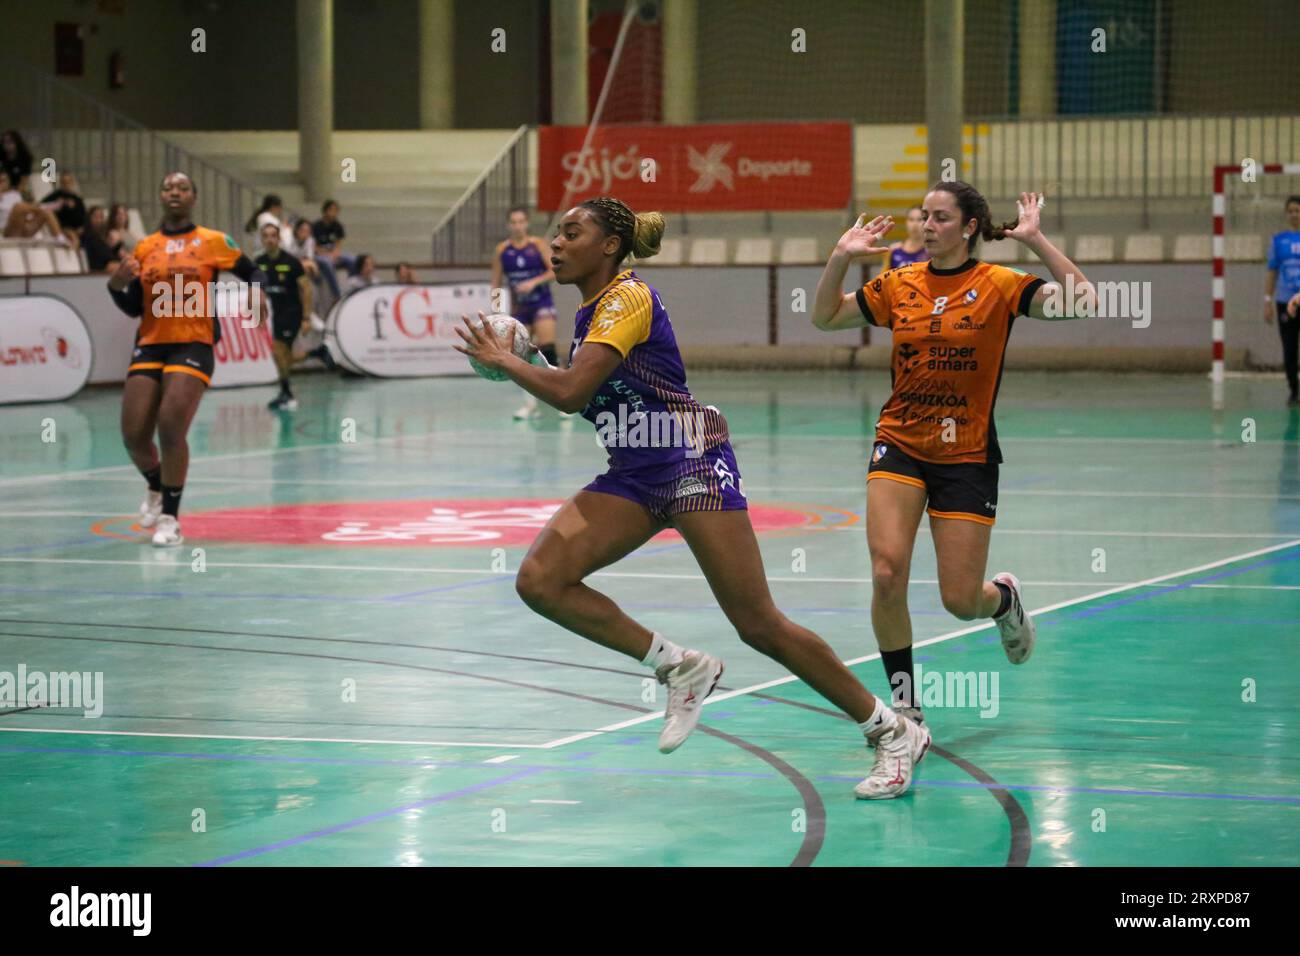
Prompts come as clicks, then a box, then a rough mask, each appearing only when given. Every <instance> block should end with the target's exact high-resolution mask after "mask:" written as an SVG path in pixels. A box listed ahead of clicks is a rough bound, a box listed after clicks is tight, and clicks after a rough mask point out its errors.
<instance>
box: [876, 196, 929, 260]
mask: <svg viewBox="0 0 1300 956" xmlns="http://www.w3.org/2000/svg"><path fill="white" fill-rule="evenodd" d="M929 258H930V253H929V252H927V251H926V248H925V211H924V210H922V209H921V207H920V206H913V207H912V208H911V209H909V210H908V211H907V238H906V239H904V240H903V241H902V242H891V243H890V244H889V262H888V264H887V265H886V266H885V271H888V270H889V269H897V268H898V267H899V266H905V265H910V264H911V263H913V262H925V260H927V259H929Z"/></svg>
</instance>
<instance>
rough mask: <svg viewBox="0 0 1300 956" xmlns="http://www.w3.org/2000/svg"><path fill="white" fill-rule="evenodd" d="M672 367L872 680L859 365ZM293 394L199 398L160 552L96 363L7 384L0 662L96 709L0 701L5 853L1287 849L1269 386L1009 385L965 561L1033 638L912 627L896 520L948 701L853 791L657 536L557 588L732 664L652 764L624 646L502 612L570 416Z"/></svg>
mask: <svg viewBox="0 0 1300 956" xmlns="http://www.w3.org/2000/svg"><path fill="white" fill-rule="evenodd" d="M691 384H692V387H693V389H694V390H695V392H696V394H697V396H698V397H699V398H700V399H701V400H702V401H704V402H706V403H712V404H716V405H718V406H720V407H721V408H722V409H723V411H724V412H725V413H726V415H727V417H728V419H729V421H730V424H731V430H732V436H733V443H734V445H735V448H736V453H737V456H738V458H739V461H740V465H741V469H742V471H743V474H744V479H745V490H746V492H747V494H748V495H749V499H750V502H751V506H752V514H753V516H754V520H755V524H756V526H757V527H758V528H759V529H760V531H759V540H760V545H761V547H762V550H763V556H764V560H765V562H766V565H767V572H768V576H769V577H770V579H771V582H772V589H773V593H774V595H775V597H776V600H777V603H778V604H779V605H780V606H781V607H782V608H783V609H784V610H785V611H786V613H787V614H789V615H790V616H791V617H793V618H794V619H795V620H797V621H799V622H801V623H803V624H805V625H807V626H808V627H811V628H812V629H813V630H815V631H817V632H818V633H820V634H821V635H822V636H823V637H824V638H825V639H826V640H827V641H828V642H829V643H830V644H831V645H832V646H833V647H834V648H835V650H836V652H837V653H838V654H839V655H840V656H841V658H842V659H844V660H847V661H851V662H853V663H852V666H853V669H854V672H855V673H857V674H858V675H859V676H860V677H861V678H862V680H863V681H865V682H867V683H868V684H869V686H870V687H871V688H872V689H873V690H874V691H876V692H877V693H884V692H886V690H887V688H886V684H885V680H884V674H883V671H882V668H881V665H880V663H879V661H878V658H877V649H876V644H875V641H874V639H873V636H872V630H871V623H870V615H869V604H870V596H871V595H870V581H869V574H870V571H869V562H868V558H867V551H866V542H865V535H864V518H863V513H864V505H865V500H864V496H865V489H864V481H863V478H864V471H865V462H866V458H867V454H868V452H869V449H870V437H871V425H872V423H873V422H874V418H875V413H876V411H877V410H878V409H879V407H880V404H881V403H882V402H883V400H884V398H885V397H886V390H887V382H886V381H885V379H884V378H883V376H882V375H880V374H878V373H869V374H861V373H856V374H854V373H818V374H813V373H707V374H699V375H695V376H693V377H692V379H691ZM298 393H299V401H300V405H301V407H300V409H299V410H298V411H296V412H293V413H282V414H278V415H277V414H275V413H272V412H269V411H267V410H266V408H265V403H266V401H267V400H268V399H269V398H271V397H272V392H271V390H270V389H234V390H227V391H214V392H211V393H209V394H208V396H207V397H206V398H205V399H204V402H203V405H202V407H201V408H200V410H199V413H198V416H197V418H196V419H195V424H194V428H193V430H192V432H191V437H190V441H191V451H192V455H193V461H192V464H191V468H190V478H189V481H188V483H187V486H186V491H185V498H184V503H183V509H182V528H183V530H184V532H185V534H186V538H187V540H186V542H185V544H184V546H183V547H182V548H180V549H175V550H170V551H163V550H159V549H154V548H152V547H151V546H150V545H149V544H148V543H147V540H146V539H144V538H143V537H142V536H141V534H140V533H139V532H138V531H136V530H133V522H134V518H133V514H134V512H135V509H136V507H137V506H138V504H139V501H140V497H141V494H142V491H143V482H142V481H141V479H140V478H139V476H138V475H137V474H136V473H135V472H134V471H133V469H132V468H131V466H130V465H129V463H128V460H127V458H126V455H125V452H124V451H123V450H122V448H121V444H120V440H119V437H118V425H117V417H118V405H119V400H120V392H119V390H117V389H115V388H100V389H90V390H87V391H86V392H84V393H83V394H82V395H80V396H79V397H77V398H76V399H75V400H73V401H69V402H66V403H60V404H51V405H29V406H10V407H5V408H0V491H3V503H2V504H0V679H3V674H4V673H5V672H8V673H10V674H14V675H17V674H18V673H19V671H20V668H21V669H25V672H26V673H27V674H29V675H30V674H32V673H44V674H48V673H51V672H72V671H76V672H83V673H87V674H90V675H95V674H102V685H101V686H102V694H101V696H100V698H99V699H98V700H97V701H95V702H94V704H93V706H92V707H91V709H92V711H93V710H94V709H99V708H102V713H100V714H99V716H95V717H87V716H85V714H84V713H83V711H84V710H85V709H86V707H87V706H88V702H86V701H82V707H81V708H80V709H78V708H77V707H71V706H63V705H66V704H68V703H69V701H66V700H63V701H60V704H61V706H59V707H47V706H32V705H31V701H30V700H24V701H20V700H18V699H17V698H16V697H15V698H14V699H12V700H11V701H10V702H9V704H10V705H9V706H8V707H7V708H5V709H3V710H0V803H2V804H3V813H2V814H0V816H2V817H3V826H0V865H10V866H49V865H165V866H196V865H198V866H202V865H219V866H264V865H290V866H294V865H340V864H360V865H398V866H410V865H533V864H541V865H571V864H580V865H593V864H595V865H665V864H667V865H744V866H751V865H772V866H785V865H790V864H797V865H807V864H811V865H821V866H827V865H847V866H859V865H868V866H871V865H881V864H888V865H980V866H1002V865H1014V866H1020V865H1028V866H1109V865H1128V864H1138V865H1151V864H1155V865H1194V866H1195V865H1247V864H1264V865H1289V866H1294V865H1297V864H1300V732H1298V731H1297V717H1298V716H1300V414H1297V412H1296V411H1295V410H1291V411H1288V410H1287V409H1286V408H1285V406H1284V401H1283V399H1284V397H1285V394H1284V393H1285V389H1284V387H1283V385H1282V383H1281V381H1280V376H1278V377H1276V378H1263V377H1257V378H1240V379H1232V380H1229V382H1228V383H1227V386H1226V393H1225V407H1224V408H1223V409H1222V410H1221V411H1217V412H1216V411H1214V410H1212V408H1211V402H1210V390H1209V385H1208V383H1207V382H1206V380H1205V379H1204V378H1203V377H1191V376H1189V377H1172V376H1138V375H1133V376H1119V375H1101V374H1069V375H1061V374H1056V375H1048V374H1041V373H1025V372H1014V371H1013V372H1008V373H1007V375H1006V377H1005V378H1004V381H1003V385H1002V390H1001V395H1000V398H999V408H998V427H999V433H1000V434H1001V436H1002V439H1003V450H1004V454H1005V459H1006V460H1005V463H1004V464H1003V466H1002V481H1001V497H1000V505H999V509H998V512H999V520H998V524H997V527H996V528H995V530H994V533H993V543H992V554H991V557H990V567H989V571H990V574H991V573H993V572H996V571H998V570H1002V569H1008V570H1011V571H1014V572H1015V573H1017V574H1018V575H1019V576H1020V578H1021V580H1022V581H1023V583H1024V587H1025V597H1026V602H1027V606H1028V607H1029V608H1030V609H1031V610H1034V611H1035V612H1036V618H1037V622H1038V647H1037V650H1036V653H1035V655H1034V657H1033V659H1032V660H1031V661H1030V662H1029V663H1028V664H1026V665H1025V666H1023V667H1012V666H1011V665H1009V664H1008V663H1007V661H1006V659H1005V657H1004V656H1003V653H1002V650H1001V647H1000V645H999V643H998V640H997V636H996V631H995V630H994V629H993V628H992V626H991V625H989V624H983V625H980V624H979V623H978V622H977V623H976V624H968V623H964V622H961V621H958V620H956V619H954V618H952V617H951V616H950V615H948V614H947V613H946V612H945V611H944V609H943V607H942V604H941V603H940V600H939V594H938V588H937V586H936V580H935V561H934V553H933V550H932V548H931V543H930V538H929V535H928V532H927V531H926V530H925V528H924V527H923V528H922V532H921V534H920V536H919V538H918V543H917V549H916V555H915V559H914V562H913V569H912V576H913V580H912V585H911V590H910V595H911V605H912V612H913V620H914V626H915V633H916V639H917V642H918V645H920V646H918V648H917V651H916V659H917V661H918V662H919V664H920V665H921V666H922V668H924V669H925V671H926V672H928V673H930V675H931V678H934V677H935V676H938V678H939V679H940V681H941V682H943V683H944V689H945V690H946V693H945V694H942V695H939V696H938V697H937V698H931V699H925V698H923V703H925V704H926V714H927V720H928V722H929V724H930V725H931V727H932V728H933V732H934V740H935V746H936V749H935V750H934V751H932V752H931V754H930V755H929V756H928V757H927V758H926V760H925V761H924V763H922V764H921V766H920V768H919V771H918V777H917V782H916V786H915V787H914V789H913V790H912V792H910V793H909V794H908V795H907V796H905V797H904V798H902V799H898V800H893V801H883V802H861V801H857V800H855V799H854V798H853V785H854V784H855V783H856V782H857V781H858V780H859V779H860V778H861V777H862V776H864V775H865V774H866V772H867V770H868V767H869V758H868V752H867V750H866V749H865V748H864V746H863V744H862V740H861V737H860V735H859V733H858V732H857V730H856V728H855V727H854V726H853V725H852V724H851V723H849V722H848V721H847V720H845V719H843V718H842V717H840V716H839V715H838V714H837V713H836V712H835V711H834V710H833V709H831V708H830V705H829V704H828V703H827V702H826V701H824V700H822V699H821V698H819V697H818V696H817V695H816V694H814V693H813V692H812V691H811V690H810V689H809V688H808V687H807V686H805V685H803V684H802V683H800V682H799V681H796V680H794V679H793V678H790V677H788V676H787V675H786V674H785V673H784V672H783V671H782V670H781V669H780V668H779V667H778V666H777V665H776V664H775V663H773V662H771V661H769V660H767V659H765V658H763V657H761V656H759V655H758V654H756V653H755V652H753V651H751V650H750V649H748V648H747V647H745V646H744V645H743V644H741V643H740V641H739V640H738V639H737V638H736V636H735V634H734V633H733V632H732V630H731V629H730V627H729V626H728V624H727V622H726V620H725V619H724V617H723V615H722V613H721V612H720V611H719V610H718V609H717V607H716V605H715V604H714V602H713V599H712V597H711V595H710V593H709V590H708V587H707V585H706V584H705V582H704V581H703V580H702V578H701V577H700V575H699V572H698V570H697V568H696V566H695V564H694V562H693V560H692V559H691V556H690V554H689V552H688V551H687V550H686V548H685V546H684V544H683V542H682V541H681V539H680V538H677V537H676V536H675V535H673V534H672V533H667V534H665V535H663V536H660V537H659V538H656V539H655V540H654V541H652V542H650V543H649V544H648V545H646V546H645V547H644V548H642V549H641V550H640V551H638V552H636V553H635V554H633V555H631V556H629V557H628V558H626V559H625V560H623V561H622V562H620V563H618V564H617V565H615V566H614V567H612V568H609V569H607V571H605V572H602V573H600V574H597V575H596V576H594V577H593V578H591V579H590V580H589V583H591V584H592V585H593V586H595V587H597V588H599V589H601V590H604V591H606V592H607V593H608V594H610V595H611V596H612V597H613V598H614V599H615V600H617V601H618V602H620V603H621V604H622V605H623V606H624V607H625V608H626V609H627V610H628V611H629V612H630V613H632V614H633V615H634V616H636V617H638V618H639V619H640V620H642V621H643V622H644V623H646V624H647V625H649V626H652V627H653V628H655V629H657V630H659V631H661V632H663V633H664V634H666V635H668V636H669V637H670V638H672V639H673V640H675V641H676V642H677V643H680V644H686V645H690V646H694V647H698V648H702V649H706V650H708V651H710V652H712V653H715V654H720V655H721V656H723V657H724V659H725V661H726V663H727V673H726V676H725V678H724V687H723V688H720V689H719V692H718V693H716V694H715V695H714V697H713V698H711V699H710V701H709V703H708V705H707V707H706V708H705V711H704V718H703V722H702V724H701V727H700V729H699V730H698V731H697V732H696V734H695V735H694V736H693V737H692V738H691V739H690V740H689V741H688V742H687V743H686V744H685V745H684V746H683V747H682V748H681V749H680V750H678V751H677V752H676V753H674V754H672V755H670V756H663V755H661V754H659V752H658V751H657V749H656V745H655V744H656V737H657V734H658V730H659V723H660V718H659V716H658V714H657V713H656V711H657V710H658V708H660V707H662V704H663V697H662V688H658V687H657V686H656V685H654V684H653V683H647V681H646V678H647V677H648V676H649V674H648V672H647V671H645V670H644V669H642V668H641V667H640V666H639V665H638V664H637V663H636V662H634V661H631V660H627V659H623V658H621V657H619V656H617V655H615V654H614V653H613V652H609V651H606V650H603V649H601V648H599V647H596V646H594V645H589V644H587V643H586V642H584V641H582V640H581V639H579V638H577V637H574V636H573V635H570V634H568V633H567V632H565V631H563V630H561V629H560V628H558V627H557V626H555V625H553V624H551V623H549V622H548V621H545V620H543V619H541V618H539V617H537V616H535V615H533V614H532V613H531V612H530V611H529V610H528V609H527V608H526V607H525V606H524V605H523V604H522V603H521V602H520V600H519V599H518V597H517V596H516V594H515V590H514V586H513V575H512V573H511V572H512V571H513V569H515V568H517V567H518V565H519V561H520V558H521V557H522V556H523V554H524V552H525V550H526V548H527V544H528V542H529V540H531V538H532V536H533V535H534V534H535V533H536V529H537V528H538V527H539V526H540V524H541V523H542V522H544V520H545V517H546V515H547V514H548V513H549V512H550V510H551V509H553V507H554V506H555V504H556V503H558V502H559V501H561V500H562V499H563V498H564V497H566V496H567V495H568V494H571V493H572V492H573V491H574V490H576V489H577V488H579V487H581V486H582V485H583V484H585V483H586V482H587V481H588V480H590V478H591V477H592V476H593V475H595V474H596V473H598V472H599V471H600V470H602V466H603V461H604V455H603V453H602V452H601V450H600V449H599V448H598V447H597V443H596V440H595V436H594V432H593V430H592V428H591V426H590V425H588V424H587V423H585V422H583V421H582V420H580V419H576V420H569V421H561V420H559V418H558V417H557V416H556V415H555V414H554V413H553V412H548V413H547V414H545V415H544V416H543V417H542V418H540V419H539V420H536V421H534V422H529V423H516V422H513V421H511V419H510V412H511V410H512V409H513V408H514V407H515V406H516V405H517V404H518V402H519V393H518V391H517V390H515V389H514V388H513V387H512V386H509V385H490V384H488V383H484V382H481V381H479V380H477V379H469V378H455V379H439V380H422V381H376V380H364V381H344V380H340V379H336V378H333V377H329V376H325V375H314V376H304V377H303V378H302V381H301V383H300V384H299V386H298ZM48 439H53V440H48ZM348 439H353V440H348ZM1246 439H1253V440H1246ZM962 675H971V676H970V678H969V681H970V682H969V683H963V682H962V681H963V680H965V678H963V677H962ZM15 679H16V678H15ZM980 682H982V683H980ZM94 685H95V678H94V677H93V676H92V677H91V678H90V680H89V681H88V687H89V686H94ZM972 687H981V688H983V689H984V690H985V691H986V693H985V694H982V695H981V694H978V693H977V694H975V695H972V696H970V697H966V696H965V695H964V694H958V691H959V690H963V691H964V690H966V689H970V688H972ZM932 688H934V685H932ZM934 689H935V690H936V692H937V690H938V688H934ZM922 691H923V693H925V679H924V678H923V679H922ZM656 695H657V696H656ZM963 697H964V699H963ZM20 703H25V704H27V705H28V706H19V704H20Z"/></svg>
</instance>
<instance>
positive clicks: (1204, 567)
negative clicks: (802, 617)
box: [0, 538, 1300, 750]
mask: <svg viewBox="0 0 1300 956" xmlns="http://www.w3.org/2000/svg"><path fill="white" fill-rule="evenodd" d="M1297 544H1300V538H1297V539H1295V540H1293V541H1289V542H1287V543H1285V544H1278V545H1274V546H1272V547H1270V548H1260V549H1259V550H1256V551H1248V552H1245V553H1243V554H1236V555H1232V556H1231V557H1227V558H1222V559H1220V560H1218V561H1212V562H1210V563H1208V564H1201V565H1198V566H1196V567H1194V568H1184V569H1182V570H1179V571H1171V572H1169V573H1168V574H1161V575H1158V576H1156V577H1153V578H1147V579H1146V580H1145V581H1137V582H1134V583H1132V584H1123V585H1120V586H1118V587H1111V588H1107V589H1105V590H1102V591H1097V592H1095V593H1093V594H1088V595H1084V596H1083V597H1078V598H1072V599H1070V600H1068V601H1059V602H1057V603H1056V604H1049V605H1047V606H1046V607H1040V608H1036V609H1035V610H1033V611H1031V612H1030V613H1031V614H1046V613H1048V612H1049V611H1056V610H1059V609H1060V608H1063V607H1070V606H1071V605H1074V604H1081V603H1083V602H1085V601H1091V600H1095V599H1096V598H1101V597H1107V596H1109V595H1111V594H1119V593H1121V592H1124V591H1129V590H1132V589H1134V588H1138V587H1148V586H1151V585H1154V584H1159V583H1160V582H1162V581H1168V580H1169V579H1171V578H1176V577H1182V576H1183V575H1187V574H1197V573H1199V572H1201V571H1208V570H1210V569H1212V568H1218V567H1222V566H1223V565H1225V564H1232V563H1233V562H1235V561H1244V560H1246V559H1248V558H1255V557H1259V556H1260V555H1263V554H1271V553H1272V552H1274V551H1282V550H1284V549H1286V548H1289V547H1292V546H1294V545H1297ZM790 580H799V579H793V578H792V579H790ZM1200 586H1202V585H1192V587H1200ZM1205 586H1208V585H1205ZM992 626H993V622H992V621H986V622H985V623H983V624H975V625H972V626H970V627H964V628H960V629H959V630H956V631H951V632H949V633H947V634H940V635H939V636H937V637H931V638H928V639H927V640H924V641H918V642H916V643H915V644H914V645H913V646H914V647H927V646H929V645H930V644H938V643H941V642H943V641H950V640H952V639H953V638H957V637H963V636H965V635H967V634H973V633H975V632H976V631H982V630H984V629H986V628H990V627H992ZM879 657H880V654H879V653H876V654H868V655H866V656H865V657H857V658H854V659H852V660H848V661H845V662H844V663H845V664H846V665H848V666H853V665H855V664H861V663H864V662H866V661H873V660H876V659H877V658H879ZM796 680H798V678H797V677H794V676H789V677H781V678H777V679H776V680H771V681H767V682H765V683H762V684H754V685H752V686H750V687H742V688H741V689H739V690H733V691H728V692H726V693H724V694H718V695H715V696H713V697H710V698H709V699H708V700H707V701H705V702H704V706H708V705H709V704H715V703H718V702H720V701H723V700H727V699H729V698H731V697H738V696H741V695H743V694H750V693H753V692H754V691H757V690H766V689H767V688H770V687H778V686H780V685H782V684H789V683H792V682H794V681H796ZM662 716H663V711H658V712H656V713H653V714H645V715H643V716H641V717H633V718H631V719H629V720H625V721H620V722H619V723H616V724H608V725H606V726H604V727H599V728H597V729H596V730H589V731H584V732H583V733H580V734H574V735H572V736H569V737H561V738H560V739H558V740H552V741H548V742H547V743H544V744H520V743H509V744H502V743H471V742H466V741H449V740H443V741H438V740H367V739H354V738H344V737H255V736H235V735H224V734H174V733H156V732H149V731H125V730H123V731H118V730H55V729H46V728H36V727H4V726H0V732H5V733H21V734H79V735H87V736H107V737H170V738H178V739H183V740H186V739H195V740H259V741H276V742H284V743H339V744H379V745H385V746H411V747H486V748H489V749H493V750H551V749H553V748H555V747H562V746H564V745H565V744H570V743H576V742H577V741H579V740H587V739H589V738H591V737H598V736H600V735H601V734H606V733H611V732H613V731H616V730H622V729H623V728H625V727H631V726H634V725H636V724H642V723H645V722H647V721H650V720H657V719H658V718H660V717H662Z"/></svg>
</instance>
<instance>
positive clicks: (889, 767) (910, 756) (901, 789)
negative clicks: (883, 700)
mask: <svg viewBox="0 0 1300 956" xmlns="http://www.w3.org/2000/svg"><path fill="white" fill-rule="evenodd" d="M930 743H931V739H930V731H929V730H927V729H926V728H925V725H924V724H915V723H913V722H912V721H910V720H908V719H907V718H905V717H899V718H898V727H897V728H895V729H894V730H891V731H889V732H888V733H885V734H882V735H881V736H880V737H878V738H877V739H876V742H875V749H876V762H875V763H874V764H873V765H872V767H871V773H869V774H868V775H867V779H865V780H863V781H862V782H861V783H860V784H858V785H857V786H856V787H854V788H853V792H854V793H855V794H856V795H857V797H858V799H859V800H889V799H892V798H893V797H901V796H902V795H903V794H905V793H906V792H907V790H908V788H909V787H911V786H912V774H913V773H914V772H915V770H916V765H917V764H919V763H920V762H921V759H922V758H923V757H924V756H925V755H926V752H927V751H928V750H929V749H930ZM868 746H870V744H868Z"/></svg>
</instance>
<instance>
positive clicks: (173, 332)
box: [132, 226, 240, 345]
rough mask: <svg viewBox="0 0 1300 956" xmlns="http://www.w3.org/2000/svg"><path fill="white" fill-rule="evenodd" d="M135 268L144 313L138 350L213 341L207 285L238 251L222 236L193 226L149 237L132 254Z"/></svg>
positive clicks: (141, 316) (227, 237)
mask: <svg viewBox="0 0 1300 956" xmlns="http://www.w3.org/2000/svg"><path fill="white" fill-rule="evenodd" d="M132 255H134V256H135V258H136V259H137V260H138V261H139V263H140V285H141V287H142V288H143V291H144V311H143V313H141V315H140V334H139V336H138V337H137V339H136V342H137V344H139V345H156V344H159V343H163V342H206V343H208V344H209V345H211V344H212V341H213V334H212V330H213V325H214V324H215V322H216V314H215V312H214V308H215V305H214V303H213V302H212V301H211V296H210V295H209V288H208V283H209V282H212V281H213V280H214V279H216V277H217V273H218V272H220V271H221V270H222V269H229V268H230V267H231V266H233V265H234V264H235V263H236V262H237V261H238V260H239V256H240V252H239V246H237V245H235V242H234V240H233V239H231V238H230V237H229V236H227V235H226V234H225V233H224V232H219V231H218V230H216V229H204V228H203V227H202V226H194V227H193V228H192V229H189V230H187V231H186V232H181V233H176V234H174V235H169V234H167V233H164V232H155V233H151V234H150V235H148V236H145V237H144V238H143V239H141V240H140V242H139V243H138V244H137V245H136V247H135V251H134V252H133V253H132Z"/></svg>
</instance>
